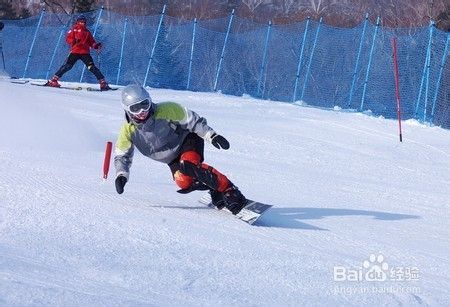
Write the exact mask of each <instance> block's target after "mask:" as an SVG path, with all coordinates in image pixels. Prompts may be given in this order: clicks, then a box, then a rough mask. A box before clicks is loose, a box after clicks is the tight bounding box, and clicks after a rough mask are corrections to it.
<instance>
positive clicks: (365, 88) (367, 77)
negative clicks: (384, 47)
mask: <svg viewBox="0 0 450 307" xmlns="http://www.w3.org/2000/svg"><path fill="white" fill-rule="evenodd" d="M379 27H380V16H378V17H377V24H376V26H375V31H374V33H373V37H372V46H371V47H370V53H369V63H368V64H367V71H366V77H365V78H364V88H363V93H362V98H361V106H360V107H359V110H360V111H362V110H363V107H364V100H365V99H366V90H367V82H368V81H369V74H370V66H371V65H372V57H373V50H374V49H375V39H376V37H377V32H378V28H379Z"/></svg>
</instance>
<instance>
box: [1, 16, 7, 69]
mask: <svg viewBox="0 0 450 307" xmlns="http://www.w3.org/2000/svg"><path fill="white" fill-rule="evenodd" d="M4 26H5V25H4V24H3V22H1V21H0V53H1V54H2V62H3V70H4V71H5V72H6V65H5V56H4V55H3V32H2V31H3V27H4Z"/></svg>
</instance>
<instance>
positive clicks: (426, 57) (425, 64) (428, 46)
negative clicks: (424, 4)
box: [414, 21, 433, 119]
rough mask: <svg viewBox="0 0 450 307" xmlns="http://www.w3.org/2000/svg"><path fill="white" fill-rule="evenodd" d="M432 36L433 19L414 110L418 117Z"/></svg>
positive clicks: (415, 115)
mask: <svg viewBox="0 0 450 307" xmlns="http://www.w3.org/2000/svg"><path fill="white" fill-rule="evenodd" d="M432 38H433V21H431V22H430V36H429V39H428V45H427V53H426V55H425V62H424V63H423V71H422V80H421V81H420V87H419V93H418V95H417V102H416V110H415V112H414V117H415V118H416V119H417V118H418V113H419V105H420V98H422V87H423V83H424V82H425V77H426V74H427V65H428V61H429V58H430V57H431V42H432Z"/></svg>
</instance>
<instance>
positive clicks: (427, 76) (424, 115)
mask: <svg viewBox="0 0 450 307" xmlns="http://www.w3.org/2000/svg"><path fill="white" fill-rule="evenodd" d="M433 28H434V21H431V24H430V44H429V45H428V60H427V74H426V82H425V102H424V106H423V121H424V122H425V121H426V120H427V107H428V92H429V89H430V69H431V47H432V40H433Z"/></svg>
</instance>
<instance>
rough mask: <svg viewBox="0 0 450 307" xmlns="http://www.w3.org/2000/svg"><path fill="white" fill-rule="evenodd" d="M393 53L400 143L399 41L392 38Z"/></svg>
mask: <svg viewBox="0 0 450 307" xmlns="http://www.w3.org/2000/svg"><path fill="white" fill-rule="evenodd" d="M392 52H393V56H394V57H393V61H394V79H395V98H396V100H397V117H398V135H399V138H400V142H402V141H403V140H402V116H401V112H400V81H399V75H398V60H397V39H396V38H395V37H393V38H392Z"/></svg>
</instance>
